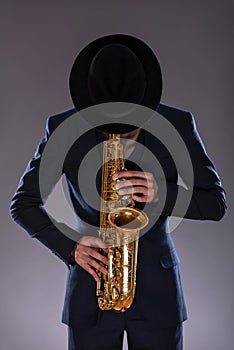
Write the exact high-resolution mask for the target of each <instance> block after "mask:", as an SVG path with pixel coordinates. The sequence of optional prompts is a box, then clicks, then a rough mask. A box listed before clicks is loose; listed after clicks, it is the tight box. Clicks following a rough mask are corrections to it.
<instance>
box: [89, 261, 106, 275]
mask: <svg viewBox="0 0 234 350" xmlns="http://www.w3.org/2000/svg"><path fill="white" fill-rule="evenodd" d="M86 264H88V265H90V266H92V267H93V268H95V269H96V270H97V271H100V272H102V273H104V274H105V275H106V274H107V273H108V269H107V268H106V267H105V266H103V265H101V264H99V263H98V262H97V261H96V260H94V259H92V258H91V257H88V258H87V260H86Z"/></svg>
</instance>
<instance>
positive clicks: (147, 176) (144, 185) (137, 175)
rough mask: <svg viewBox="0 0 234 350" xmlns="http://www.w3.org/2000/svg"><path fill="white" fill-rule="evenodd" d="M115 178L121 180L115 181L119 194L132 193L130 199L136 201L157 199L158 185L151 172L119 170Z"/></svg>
mask: <svg viewBox="0 0 234 350" xmlns="http://www.w3.org/2000/svg"><path fill="white" fill-rule="evenodd" d="M115 178H116V179H119V180H121V181H119V182H117V183H116V190H117V191H118V194H119V195H121V196H122V195H125V194H132V199H133V200H136V201H137V202H157V201H158V185H157V183H156V180H155V178H154V176H153V174H152V173H148V172H143V171H120V172H118V173H116V174H115ZM122 179H123V180H122Z"/></svg>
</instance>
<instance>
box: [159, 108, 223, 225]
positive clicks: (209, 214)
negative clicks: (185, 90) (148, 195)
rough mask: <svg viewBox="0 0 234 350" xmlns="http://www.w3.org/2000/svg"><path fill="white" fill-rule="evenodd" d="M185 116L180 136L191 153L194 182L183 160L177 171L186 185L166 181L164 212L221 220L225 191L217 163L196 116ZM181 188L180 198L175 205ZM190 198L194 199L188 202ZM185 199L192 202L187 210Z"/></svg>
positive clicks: (166, 214) (186, 216) (189, 217)
mask: <svg viewBox="0 0 234 350" xmlns="http://www.w3.org/2000/svg"><path fill="white" fill-rule="evenodd" d="M185 117H186V118H185V119H184V128H183V132H182V135H181V136H182V138H183V141H184V143H185V145H186V147H187V150H188V152H189V155H190V159H191V162H192V167H193V175H194V179H193V183H190V180H189V176H188V170H187V168H186V164H184V163H183V162H181V164H179V166H178V169H177V170H178V172H179V175H180V176H181V178H182V179H183V182H184V183H185V184H186V187H187V188H185V187H183V186H180V185H178V184H175V183H173V182H167V184H166V189H167V194H166V202H165V205H164V208H163V211H162V215H164V216H170V215H171V214H172V213H173V216H176V217H184V218H187V219H199V220H214V221H218V220H221V219H222V217H223V216H224V214H225V212H226V209H227V206H226V194H225V190H224V189H223V187H222V185H221V181H220V178H219V175H218V173H217V171H216V169H215V166H214V164H213V163H212V161H211V159H210V158H209V156H208V155H207V153H206V150H205V147H204V145H203V142H202V140H201V138H200V136H199V134H198V131H197V128H196V124H195V120H194V117H193V115H192V114H191V113H187V114H186V115H185ZM179 189H180V197H179V198H180V199H179V201H177V204H176V206H175V202H176V199H177V195H178V190H179ZM190 197H191V200H190V201H188V198H190ZM159 199H160V182H159ZM185 201H186V202H188V203H189V205H188V208H187V211H186V212H185V213H184V212H183V209H182V208H183V203H184V202H185ZM173 209H174V210H173Z"/></svg>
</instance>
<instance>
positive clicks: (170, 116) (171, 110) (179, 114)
mask: <svg viewBox="0 0 234 350" xmlns="http://www.w3.org/2000/svg"><path fill="white" fill-rule="evenodd" d="M156 111H157V112H158V113H159V114H161V115H162V116H163V117H165V118H166V119H167V120H168V121H169V122H170V123H171V124H173V125H174V126H175V127H177V128H180V127H185V126H186V125H187V124H193V123H194V117H193V115H192V113H191V112H189V111H187V110H185V109H181V108H177V107H173V106H170V105H166V104H163V103H160V104H159V106H158V108H157V110H156Z"/></svg>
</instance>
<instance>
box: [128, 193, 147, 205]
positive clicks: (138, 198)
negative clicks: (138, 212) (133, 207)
mask: <svg viewBox="0 0 234 350" xmlns="http://www.w3.org/2000/svg"><path fill="white" fill-rule="evenodd" d="M132 199H133V200H134V201H136V202H142V203H145V202H148V197H147V196H138V195H137V194H134V195H133V196H132Z"/></svg>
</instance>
